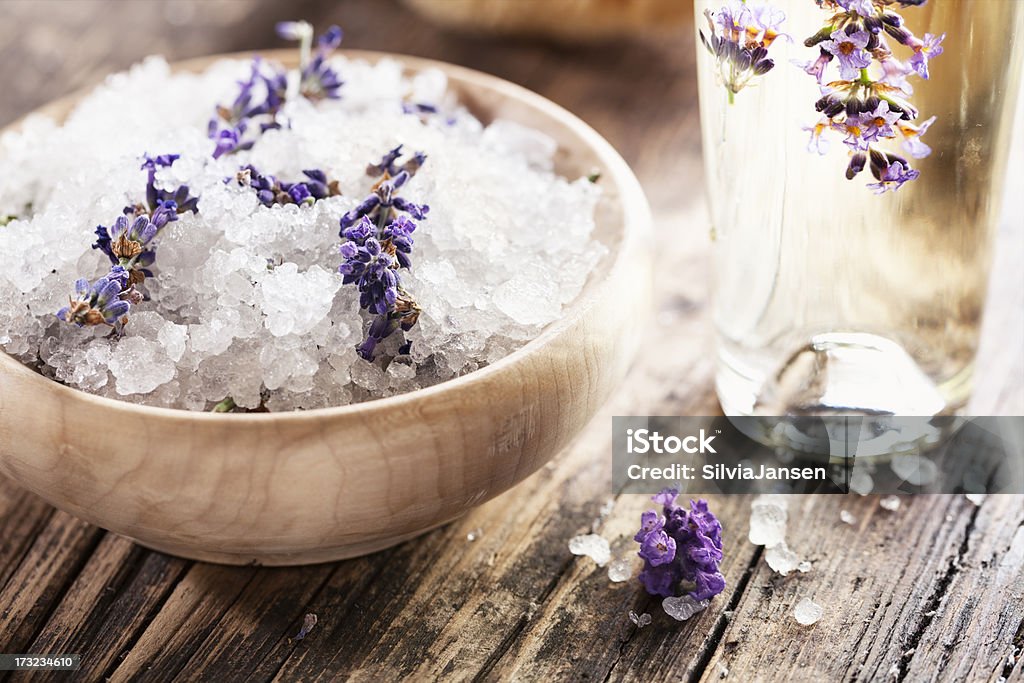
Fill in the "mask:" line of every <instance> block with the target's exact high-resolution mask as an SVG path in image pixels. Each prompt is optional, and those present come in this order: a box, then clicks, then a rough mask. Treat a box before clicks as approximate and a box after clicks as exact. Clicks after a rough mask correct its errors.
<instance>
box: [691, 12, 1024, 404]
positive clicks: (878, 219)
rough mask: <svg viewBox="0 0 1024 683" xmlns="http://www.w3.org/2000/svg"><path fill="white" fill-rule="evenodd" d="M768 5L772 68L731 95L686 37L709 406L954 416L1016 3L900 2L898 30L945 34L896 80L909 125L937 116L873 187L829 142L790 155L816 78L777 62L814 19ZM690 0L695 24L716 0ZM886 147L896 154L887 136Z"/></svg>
mask: <svg viewBox="0 0 1024 683" xmlns="http://www.w3.org/2000/svg"><path fill="white" fill-rule="evenodd" d="M774 4H775V5H776V6H778V7H779V8H781V9H782V10H783V11H785V13H786V15H787V21H786V23H785V25H784V26H783V30H785V31H786V32H787V33H789V34H790V35H792V36H793V41H792V42H786V41H785V40H784V39H779V40H778V41H776V43H775V44H774V45H773V46H772V47H771V51H770V54H771V56H772V57H773V58H774V59H775V62H776V66H775V68H774V69H773V70H772V71H771V72H769V73H768V74H767V75H765V76H764V77H761V78H757V79H755V80H754V81H753V84H752V85H751V86H750V87H747V88H745V89H744V90H742V91H741V92H739V93H738V94H736V96H735V98H734V101H733V102H732V103H731V104H730V103H729V100H728V97H727V93H726V90H725V88H724V87H723V85H722V84H721V82H720V81H719V80H718V79H717V76H716V74H717V71H718V70H717V67H716V65H715V62H714V58H713V57H712V56H711V55H709V54H708V53H707V52H706V51H704V49H703V48H702V47H701V46H700V45H699V43H698V51H699V53H700V54H699V55H698V70H699V81H700V109H701V119H702V128H703V143H704V157H705V164H706V173H707V181H708V186H709V191H710V204H711V215H712V224H713V225H712V237H713V240H714V247H713V249H714V254H715V283H714V284H715V287H714V292H715V294H714V296H715V304H714V316H715V324H716V326H717V331H718V349H719V359H718V360H719V366H718V375H717V385H718V392H719V397H720V399H721V401H722V404H723V408H724V409H725V411H726V413H727V414H736V415H743V414H768V415H785V414H827V413H847V412H848V413H871V414H879V413H880V414H886V413H889V414H898V415H934V414H942V413H952V412H956V411H957V410H958V409H960V408H961V407H962V406H963V405H964V404H965V402H966V399H967V397H968V396H969V393H970V380H971V374H972V369H973V359H974V356H975V352H976V350H977V346H978V337H979V330H980V327H981V316H982V312H983V309H984V302H985V294H986V287H987V284H988V278H989V264H990V263H991V260H992V258H991V257H992V254H991V249H992V244H993V233H994V230H995V228H996V225H997V221H998V211H999V208H1000V206H1001V201H1000V200H1001V193H1002V190H1003V176H1004V173H1005V167H1006V160H1007V148H1008V145H1009V139H1010V132H1011V128H1012V126H1013V124H1014V121H1015V115H1014V111H1013V107H1014V105H1015V103H1016V100H1017V97H1016V94H1017V88H1018V87H1019V83H1020V76H1021V67H1022V62H1024V0H931V2H929V3H928V4H927V5H925V6H924V7H919V8H914V7H911V8H906V9H902V10H900V12H901V14H902V15H903V17H904V19H905V21H906V25H907V27H908V28H909V29H910V30H912V31H913V32H914V33H915V34H916V35H918V36H922V35H923V34H924V33H925V32H930V33H946V34H947V37H946V40H945V42H944V43H943V47H944V48H945V52H944V54H942V55H941V56H939V57H936V58H935V59H934V60H933V61H932V63H931V79H930V80H928V81H925V80H922V79H920V78H917V77H912V78H911V79H910V82H911V83H912V85H913V86H914V93H913V95H912V96H911V98H910V99H911V101H912V102H913V104H914V105H915V106H917V107H918V108H919V110H920V114H921V115H920V117H919V121H920V120H923V119H926V118H928V117H930V116H932V115H935V116H937V117H938V118H937V121H936V122H935V124H934V125H933V126H932V127H931V129H930V130H929V131H928V133H927V135H926V136H925V137H924V138H923V139H924V141H925V142H926V143H927V144H928V145H929V146H931V147H932V149H933V152H932V155H931V156H930V157H928V158H926V159H921V160H911V161H912V163H913V165H914V167H915V168H917V169H918V170H920V172H921V176H920V178H919V179H918V180H916V181H913V182H909V183H907V184H905V185H904V186H903V187H902V188H901V189H900V190H899V191H898V192H896V193H893V192H889V193H886V194H884V195H875V194H873V193H872V191H871V190H870V189H868V188H867V187H866V185H867V184H868V183H869V182H874V179H873V178H872V177H871V176H870V171H868V170H865V171H864V172H863V173H861V174H860V175H859V176H857V177H856V178H855V179H854V180H852V181H851V180H847V179H846V178H845V176H844V171H845V168H846V164H847V162H848V159H849V156H848V153H847V148H846V146H845V145H843V144H842V139H841V137H839V136H833V137H832V143H831V149H830V151H829V153H828V154H827V155H825V156H819V155H817V154H815V153H810V152H808V151H807V150H806V146H807V138H808V133H807V132H805V131H803V130H801V128H802V126H808V125H813V124H814V123H815V122H816V121H817V120H818V118H819V115H818V114H817V112H815V110H814V102H815V100H816V99H817V98H818V96H819V93H818V86H817V84H816V83H815V81H814V79H813V78H812V77H811V76H808V75H807V74H805V73H804V72H803V71H802V70H801V69H799V68H798V67H796V66H794V65H793V64H791V60H793V59H798V60H808V59H813V58H814V57H815V56H816V54H817V48H807V47H805V46H804V45H803V40H804V38H805V37H807V36H809V35H811V34H813V33H815V32H816V31H817V30H818V28H819V27H820V26H821V23H822V21H823V20H824V18H826V17H827V16H828V15H829V13H828V12H827V11H824V10H822V9H820V8H819V7H818V6H817V5H816V3H815V2H814V0H777V2H775V3H774ZM695 5H696V15H697V26H698V27H699V28H701V29H703V30H705V31H706V30H707V28H706V27H707V23H706V21H705V19H704V17H703V11H704V9H706V8H708V7H711V8H713V9H715V8H717V7H718V6H719V5H720V3H716V2H707V0H697V1H696V3H695ZM890 45H892V46H893V49H894V52H896V53H897V54H898V55H901V56H909V53H908V52H906V51H905V48H903V47H902V46H900V45H897V44H895V41H891V40H890ZM901 50H904V51H903V52H901ZM833 73H835V72H834V71H833ZM1017 120H1019V118H1018V119H1017ZM888 147H889V148H891V149H893V151H896V152H897V153H901V154H903V152H901V151H900V150H899V147H898V141H892V143H891V144H889V145H888ZM908 158H909V157H908Z"/></svg>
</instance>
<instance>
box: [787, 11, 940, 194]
mask: <svg viewBox="0 0 1024 683" xmlns="http://www.w3.org/2000/svg"><path fill="white" fill-rule="evenodd" d="M924 2H925V0H819V2H818V4H819V5H821V6H822V7H823V8H824V9H827V10H829V11H832V12H833V14H832V16H831V17H830V18H829V19H828V20H827V21H826V22H825V23H824V25H823V26H822V28H821V30H819V31H818V32H817V33H815V34H814V35H813V36H811V37H810V38H808V39H807V40H806V41H804V44H805V45H807V46H808V47H818V49H819V55H818V57H817V58H816V59H814V60H812V61H809V62H805V63H799V64H798V66H800V67H801V68H803V69H804V71H806V72H807V73H808V74H810V75H811V76H814V77H815V78H816V79H817V81H818V84H819V85H821V98H820V99H819V100H818V101H817V102H816V103H815V109H817V110H818V111H819V112H821V114H822V118H821V119H819V120H818V122H817V123H816V124H814V125H813V126H808V127H805V128H804V130H807V131H809V132H810V134H811V138H810V142H809V143H808V149H809V150H811V151H814V152H817V153H819V154H825V153H826V152H827V151H828V140H827V139H825V138H824V137H823V136H824V134H825V133H828V132H831V133H835V134H839V135H843V136H844V140H843V142H844V143H845V144H846V145H847V147H848V148H849V151H850V161H849V164H848V165H847V168H846V177H847V178H848V179H851V180H852V179H853V178H855V177H856V176H857V175H858V174H859V173H860V172H861V171H863V170H864V168H865V167H866V166H870V169H871V174H872V175H873V176H874V177H875V180H877V181H878V182H876V183H870V184H868V187H869V188H871V189H873V190H874V191H875V193H876V194H882V193H884V192H886V191H888V190H893V191H896V190H898V189H899V188H900V187H902V186H903V184H904V183H906V182H908V181H910V180H914V179H916V178H917V177H919V176H920V172H919V171H917V170H916V169H914V168H912V167H911V165H910V163H909V162H908V161H907V159H906V158H905V157H903V156H900V155H898V154H895V153H893V152H891V151H886V150H884V149H881V148H880V147H879V145H880V143H885V142H886V141H889V140H896V139H898V138H901V139H902V147H903V150H904V151H905V152H906V153H907V154H908V155H910V156H911V157H913V158H915V159H923V158H925V157H927V156H928V155H929V154H931V148H930V147H928V145H926V144H924V143H923V142H921V136H922V135H923V134H924V133H925V132H926V131H927V130H928V128H929V127H930V126H931V125H932V123H934V122H935V117H934V116H933V117H931V118H929V119H927V120H925V121H922V122H921V123H919V124H914V123H913V121H914V120H915V119H917V117H918V111H917V109H916V108H915V107H914V106H913V104H911V102H910V101H909V99H908V97H909V96H910V95H911V94H913V88H912V87H911V85H910V83H908V82H907V77H908V76H911V75H913V74H916V75H918V76H920V77H921V78H924V79H927V78H928V77H929V70H928V62H929V60H930V59H932V58H934V57H937V56H938V55H940V54H942V46H941V43H942V40H943V39H944V38H945V37H946V34H942V35H941V36H935V35H932V34H930V33H926V34H925V35H924V37H923V38H918V37H916V36H915V35H914V34H913V33H911V32H910V31H909V30H908V29H907V28H906V26H905V25H904V23H903V17H902V16H900V15H899V14H898V13H897V12H896V11H895V10H894V7H896V6H898V7H902V8H906V7H912V6H918V5H923V4H924ZM886 35H888V36H889V37H890V38H892V39H893V40H895V41H896V42H898V43H900V44H902V45H905V46H907V47H909V48H910V49H911V50H912V51H913V54H912V55H911V57H910V58H909V59H908V60H906V61H903V60H900V59H897V58H896V57H895V56H894V55H893V52H892V50H891V49H890V48H889V45H888V42H887V39H886ZM833 62H835V65H836V67H837V68H838V71H839V79H838V80H832V81H827V71H828V68H829V66H830V64H832V63H833ZM872 72H874V73H872Z"/></svg>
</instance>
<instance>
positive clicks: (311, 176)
mask: <svg viewBox="0 0 1024 683" xmlns="http://www.w3.org/2000/svg"><path fill="white" fill-rule="evenodd" d="M302 173H303V175H305V176H306V180H301V181H298V182H294V183H287V182H282V181H280V180H278V179H277V178H276V177H275V176H272V175H270V174H266V175H264V174H263V173H260V172H259V170H258V169H257V168H256V167H255V166H253V165H252V164H248V165H246V166H243V167H242V168H240V169H239V170H238V173H236V174H235V181H236V182H237V183H238V184H239V185H241V186H243V187H244V186H249V187H251V188H252V189H253V190H255V191H256V198H257V199H259V200H260V203H261V204H263V206H266V207H268V208H269V207H271V206H275V205H278V204H298V205H299V206H312V205H313V204H314V203H316V202H317V201H318V200H320V199H324V198H326V197H333V196H336V195H339V194H341V191H340V190H339V189H338V182H337V181H335V180H328V178H327V174H326V173H324V172H323V171H321V170H319V169H310V170H306V171H303V172H302ZM230 180H231V179H230V178H225V179H224V182H229V181H230Z"/></svg>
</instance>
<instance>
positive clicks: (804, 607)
mask: <svg viewBox="0 0 1024 683" xmlns="http://www.w3.org/2000/svg"><path fill="white" fill-rule="evenodd" d="M824 613H825V610H823V609H822V607H821V605H819V604H817V603H815V602H814V601H813V600H811V599H810V598H804V599H802V600H801V601H800V602H798V603H796V607H794V608H793V618H794V619H796V622H797V623H798V624H800V625H801V626H810V625H812V624H815V623H817V622H818V620H819V619H821V617H822V615H823V614H824Z"/></svg>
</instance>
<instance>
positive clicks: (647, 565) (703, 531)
mask: <svg viewBox="0 0 1024 683" xmlns="http://www.w3.org/2000/svg"><path fill="white" fill-rule="evenodd" d="M677 495H678V492H677V491H676V490H675V489H665V490H664V491H662V492H661V493H659V494H658V495H656V496H654V498H653V499H652V500H654V501H655V502H657V503H659V504H661V505H662V506H663V511H664V514H665V516H664V517H661V516H660V515H658V513H657V512H655V511H654V510H649V511H647V512H645V513H644V514H643V516H642V517H641V527H640V531H638V532H637V534H636V536H634V537H633V538H634V540H636V541H637V542H638V543H640V552H639V555H640V557H641V558H643V560H644V569H643V571H641V572H640V583H641V584H643V586H644V589H645V590H646V591H647V592H648V593H649V594H651V595H660V596H664V597H671V596H674V595H676V593H677V592H678V591H679V590H680V588H681V586H682V584H683V583H686V584H692V585H693V586H694V588H693V590H691V591H690V592H689V595H690V596H691V597H693V599H694V600H708V599H710V598H711V597H713V596H715V595H717V594H718V593H721V592H722V590H724V589H725V578H724V577H723V576H722V574H721V572H720V571H719V563H720V562H721V561H722V525H721V524H720V523H719V521H718V519H717V518H716V517H715V516H714V514H712V513H711V511H710V510H708V506H707V502H706V501H703V500H696V501H690V508H689V510H687V509H686V508H684V507H682V506H679V505H676V497H677Z"/></svg>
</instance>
